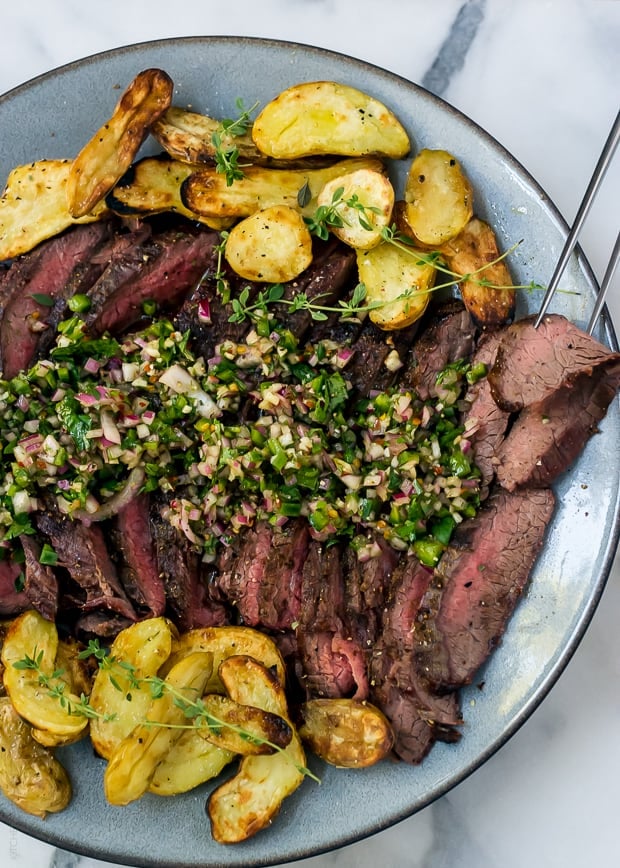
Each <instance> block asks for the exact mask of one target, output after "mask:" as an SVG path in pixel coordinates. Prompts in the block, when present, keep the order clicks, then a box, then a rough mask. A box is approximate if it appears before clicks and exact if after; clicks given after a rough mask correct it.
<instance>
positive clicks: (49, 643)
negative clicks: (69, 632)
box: [2, 609, 88, 739]
mask: <svg viewBox="0 0 620 868" xmlns="http://www.w3.org/2000/svg"><path fill="white" fill-rule="evenodd" d="M57 649H58V631H57V629H56V625H55V624H54V623H53V622H51V621H47V620H46V619H45V618H43V616H42V615H40V614H39V613H38V612H37V611H35V610H34V609H29V610H27V611H26V612H23V613H22V614H21V615H18V617H17V618H16V619H15V620H14V621H13V622H12V624H11V626H10V627H9V630H8V633H7V635H6V638H5V640H4V644H3V646H2V663H3V664H4V686H5V688H6V691H7V693H8V695H9V697H10V699H11V702H12V703H13V706H14V708H15V710H16V711H17V712H18V714H20V715H21V716H22V717H23V718H24V719H25V720H27V721H28V722H29V723H30V724H31V725H32V726H33V727H35V728H36V729H40V730H45V731H48V732H50V733H52V734H53V735H55V736H59V737H60V738H61V739H63V738H67V739H72V738H73V737H77V736H78V735H79V734H80V733H81V732H82V731H83V730H84V729H85V728H86V726H87V724H88V720H87V719H86V718H85V717H83V716H81V715H79V714H74V713H72V712H71V708H72V706H76V705H78V704H79V703H80V697H79V696H76V694H74V693H72V692H71V691H70V690H64V688H65V687H66V686H67V685H66V683H65V682H64V681H62V679H61V678H60V677H59V676H58V675H56V674H55V673H56V671H57V666H56V652H57ZM29 661H31V662H32V663H34V664H35V665H34V666H33V665H30V663H29ZM35 666H36V668H35ZM41 676H43V677H46V678H49V679H51V682H52V685H53V686H60V685H61V684H62V687H63V698H64V702H63V703H61V702H60V701H59V699H58V697H57V696H54V695H52V693H51V691H50V690H49V689H47V688H45V687H44V686H43V685H42V684H41Z"/></svg>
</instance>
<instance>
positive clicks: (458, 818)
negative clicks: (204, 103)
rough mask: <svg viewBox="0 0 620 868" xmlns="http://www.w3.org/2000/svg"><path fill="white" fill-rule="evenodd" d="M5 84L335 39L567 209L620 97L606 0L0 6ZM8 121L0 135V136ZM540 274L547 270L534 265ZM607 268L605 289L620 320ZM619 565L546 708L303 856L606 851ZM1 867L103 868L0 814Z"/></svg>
mask: <svg viewBox="0 0 620 868" xmlns="http://www.w3.org/2000/svg"><path fill="white" fill-rule="evenodd" d="M0 23H1V32H2V52H0V93H2V92H5V91H7V90H9V89H10V88H13V87H15V86H17V85H18V84H20V83H22V82H23V81H26V80H27V79H29V78H31V77H33V76H35V75H38V74H39V73H42V72H45V71H46V70H48V69H50V68H53V67H56V66H59V65H61V64H63V63H65V62H68V61H72V60H75V59H78V58H80V57H83V56H86V55H89V54H91V53H94V52H98V51H101V50H105V49H108V48H113V47H116V46H121V45H126V44H130V43H134V42H141V41H145V40H150V39H156V38H162V37H169V36H185V35H203V34H204V35H207V34H209V35H211V34H215V35H218V34H226V35H230V34H237V35H246V36H267V37H275V38H281V39H286V40H292V41H297V42H303V43H307V44H312V45H316V46H321V47H324V48H330V49H335V50H337V51H339V52H343V53H347V54H350V55H353V56H355V57H358V58H361V59H364V60H368V61H371V62H372V63H374V64H377V65H379V66H382V67H384V68H386V69H388V70H391V71H394V72H397V73H399V74H401V75H403V76H405V77H406V78H408V79H410V80H412V81H415V82H418V83H422V84H424V85H425V86H426V87H428V88H429V89H430V90H432V91H434V92H436V93H439V94H440V95H441V96H443V97H444V98H445V99H447V100H448V101H449V102H451V103H453V104H454V105H455V106H456V107H457V108H459V109H461V110H462V111H464V112H465V113H466V114H468V115H469V116H470V117H471V118H473V119H474V120H475V121H477V122H478V123H480V124H481V125H482V126H483V127H485V128H486V129H487V130H488V131H489V132H490V133H491V134H492V135H494V136H495V137H496V138H497V139H498V140H499V141H500V142H501V143H502V144H503V145H504V146H506V147H507V148H508V149H509V150H510V151H512V153H513V154H514V155H515V156H516V157H517V158H518V159H519V160H520V161H521V162H522V163H523V164H524V165H525V167H526V168H527V169H528V170H529V171H530V172H531V173H532V174H533V175H534V176H535V177H536V178H537V180H538V181H539V182H540V184H541V185H542V187H543V188H544V189H545V190H546V191H547V192H548V193H549V195H550V196H551V198H552V199H553V200H554V201H555V203H556V204H557V205H558V207H559V209H560V211H561V212H562V213H563V215H564V216H565V218H566V219H567V220H569V221H570V220H571V219H572V218H573V216H574V214H575V212H576V209H577V206H578V204H579V201H580V199H581V195H582V193H583V191H584V189H585V187H586V185H587V182H588V180H589V177H590V174H591V172H592V169H593V168H594V165H595V162H596V159H597V156H598V152H599V150H600V148H601V146H602V144H603V142H604V140H605V138H606V136H607V133H608V131H609V128H610V126H611V123H612V121H613V119H614V117H615V114H616V111H617V109H618V102H617V101H618V93H620V87H619V85H620V66H619V63H618V45H620V2H617V0H520V2H508V0H467V2H466V0H435V2H434V3H432V4H430V3H428V2H427V0H382V2H374V0H352V2H345V0H261V2H256V0H236V2H235V3H234V4H223V3H222V4H214V3H205V2H201V0H185V2H184V3H183V4H182V5H181V6H180V7H175V5H174V4H171V3H169V2H164V0H137V2H132V3H129V2H126V0H123V2H121V0H107V2H103V3H99V4H94V3H84V2H78V0H55V2H51V3H50V2H49V0H45V2H44V0H29V2H28V3H23V4H18V3H4V4H3V7H2V12H0ZM4 135H5V131H0V147H2V137H3V136H4ZM619 190H620V158H618V159H616V162H615V164H614V166H613V167H612V169H611V170H610V173H609V174H608V177H607V180H606V182H605V185H604V187H603V190H602V192H601V194H600V197H599V199H598V201H597V202H596V204H595V207H594V209H593V212H592V214H591V217H590V218H589V220H588V222H587V224H586V227H585V229H584V231H583V234H582V246H583V248H584V250H585V253H586V256H587V257H588V258H589V260H590V263H591V265H592V266H593V268H594V271H595V273H596V274H597V276H598V278H599V279H600V278H601V277H602V274H603V272H604V269H605V265H606V262H607V258H608V256H609V253H610V251H611V248H612V245H613V242H614V240H615V237H616V233H617V231H618V205H617V199H618V191H619ZM541 277H542V278H543V279H544V278H545V276H544V275H543V276H541ZM619 289H620V287H619V286H618V280H616V285H615V287H614V292H613V294H612V297H611V299H610V304H609V307H610V310H611V313H612V318H613V319H614V321H615V323H616V329H617V328H618V326H619V325H620V293H619V292H618V290H619ZM619 612H620V562H619V560H618V558H616V562H615V565H614V568H613V571H612V575H611V577H610V581H609V584H608V587H607V589H606V591H605V594H604V596H603V600H602V603H601V604H600V606H599V608H598V610H597V612H596V614H595V616H594V619H593V621H592V623H591V626H590V628H589V630H588V632H587V634H586V636H585V638H584V640H583V641H582V643H581V645H580V647H579V648H578V650H577V652H576V654H575V656H574V657H573V659H572V661H571V662H570V664H569V665H568V667H567V669H566V671H565V672H564V674H563V675H562V677H561V678H560V680H559V682H558V683H557V685H556V686H555V687H554V688H553V690H552V691H551V693H550V695H549V696H548V697H547V698H546V699H545V700H544V702H543V703H542V705H541V706H540V708H539V709H538V710H537V711H536V712H535V713H534V715H533V716H532V717H531V718H530V720H529V721H528V722H527V723H526V724H525V725H524V726H523V727H522V728H521V729H520V730H519V732H518V733H517V734H516V735H515V736H514V737H513V738H512V739H511V740H510V741H509V742H508V744H507V745H506V746H505V747H504V748H503V749H502V750H501V751H500V752H499V753H498V754H497V755H495V756H494V757H493V758H492V759H491V760H490V761H488V762H487V763H486V764H485V765H484V766H483V767H482V768H481V769H479V770H478V771H477V772H475V773H474V774H473V775H472V776H471V777H469V778H468V779H467V780H466V781H465V782H463V783H462V784H461V785H459V786H458V787H457V788H455V789H454V790H452V791H451V792H450V793H449V794H448V795H446V796H444V797H443V798H442V799H440V800H439V801H437V802H436V803H435V804H433V805H431V806H430V807H428V808H426V809H425V810H423V811H421V812H420V813H418V814H417V815H415V816H414V817H412V818H410V819H409V820H406V821H404V822H402V823H400V824H399V825H397V826H395V827H393V828H392V829H389V830H386V831H384V832H382V833H380V834H378V835H375V836H374V837H372V838H370V839H368V840H367V841H364V842H361V843H358V844H354V845H352V846H349V847H346V848H344V849H341V850H339V851H336V852H334V853H332V854H329V855H324V856H320V857H315V858H313V859H310V860H306V861H305V862H303V863H298V864H300V865H301V864H303V865H306V864H307V865H308V868H310V866H316V868H319V866H327V865H337V866H342V868H345V866H351V868H353V866H356V868H358V866H368V868H370V866H375V865H377V864H381V865H385V866H386V868H392V866H394V868H395V866H401V865H406V866H411V868H473V866H476V868H522V866H526V865H527V866H531V868H539V866H540V868H543V866H544V868H555V866H557V868H559V866H562V868H581V866H586V865H601V866H606V865H610V864H612V863H613V861H614V859H615V858H616V857H613V853H614V852H616V853H617V841H616V836H617V833H616V830H617V806H618V803H619V801H620V742H619V741H618V738H617V733H618V730H619V728H620V631H619V630H618V614H619ZM0 862H1V864H2V865H4V866H9V865H10V866H15V868H33V866H45V865H50V866H55V868H69V866H72V868H73V866H78V865H79V866H93V868H94V866H96V865H102V864H103V863H100V862H96V861H94V860H92V859H88V858H84V857H77V856H74V855H72V854H68V853H65V852H63V851H58V850H54V848H52V847H50V846H48V845H46V844H43V843H41V842H39V841H36V840H34V839H31V838H29V837H27V836H25V835H23V834H21V833H18V832H16V831H14V830H12V829H10V828H8V827H6V826H2V825H0Z"/></svg>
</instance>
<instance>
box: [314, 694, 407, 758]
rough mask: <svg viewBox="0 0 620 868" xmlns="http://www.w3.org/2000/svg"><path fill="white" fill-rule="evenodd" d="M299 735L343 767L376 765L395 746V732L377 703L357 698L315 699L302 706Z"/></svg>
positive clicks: (319, 754)
mask: <svg viewBox="0 0 620 868" xmlns="http://www.w3.org/2000/svg"><path fill="white" fill-rule="evenodd" d="M300 712H301V717H302V721H303V722H302V724H301V726H300V727H299V735H300V736H301V738H302V739H303V741H305V742H306V744H307V745H308V747H310V749H311V750H312V751H313V752H314V753H315V754H317V756H320V757H321V759H323V760H325V762H328V763H331V764H332V765H335V766H339V767H342V768H351V769H356V768H357V769H359V768H366V767H367V766H371V765H374V764H375V763H378V762H379V761H380V760H382V759H384V758H385V757H386V756H387V755H388V754H389V753H390V751H391V750H392V746H393V744H394V734H393V732H392V728H391V726H390V724H389V721H388V720H387V718H386V717H385V715H384V714H383V712H381V711H380V710H379V709H378V708H377V707H376V706H374V705H371V704H370V703H368V702H358V701H357V700H354V699H312V700H310V701H308V702H304V703H303V705H302V706H301V709H300Z"/></svg>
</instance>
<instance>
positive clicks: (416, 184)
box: [404, 148, 473, 247]
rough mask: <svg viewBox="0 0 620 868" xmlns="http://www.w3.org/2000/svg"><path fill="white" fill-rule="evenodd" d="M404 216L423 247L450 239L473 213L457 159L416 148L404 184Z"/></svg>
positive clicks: (439, 152) (441, 153) (446, 154)
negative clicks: (416, 150)
mask: <svg viewBox="0 0 620 868" xmlns="http://www.w3.org/2000/svg"><path fill="white" fill-rule="evenodd" d="M405 202H406V208H405V211H404V218H405V220H406V221H407V223H408V224H409V226H410V227H411V231H412V233H413V235H414V237H415V238H416V239H417V240H418V241H419V242H420V244H423V245H425V246H426V247H438V246H439V245H441V244H444V243H445V242H446V241H449V239H450V238H454V236H455V235H458V234H459V232H460V231H461V230H462V229H463V227H464V226H465V225H466V223H467V221H468V220H469V219H470V218H471V216H472V213H473V210H472V208H473V192H472V188H471V184H470V183H469V180H468V179H467V177H466V176H465V173H464V172H463V169H462V168H461V166H460V164H459V162H458V160H456V159H455V157H453V156H452V154H449V153H448V152H447V151H440V150H430V149H428V148H425V149H424V150H422V151H420V153H419V154H418V155H417V156H416V158H415V159H414V160H413V162H412V163H411V168H410V170H409V175H408V177H407V184H406V186H405Z"/></svg>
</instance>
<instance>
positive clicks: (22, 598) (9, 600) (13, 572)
mask: <svg viewBox="0 0 620 868" xmlns="http://www.w3.org/2000/svg"><path fill="white" fill-rule="evenodd" d="M21 573H22V565H21V564H18V563H15V561H14V560H12V559H11V558H9V557H4V558H2V560H0V616H2V617H3V618H7V617H13V616H14V615H19V614H21V612H24V611H25V610H26V609H29V608H30V607H31V605H32V604H31V602H30V598H29V596H28V594H27V593H26V591H18V590H17V588H16V587H15V583H16V582H17V581H18V579H19V577H20V575H21Z"/></svg>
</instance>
